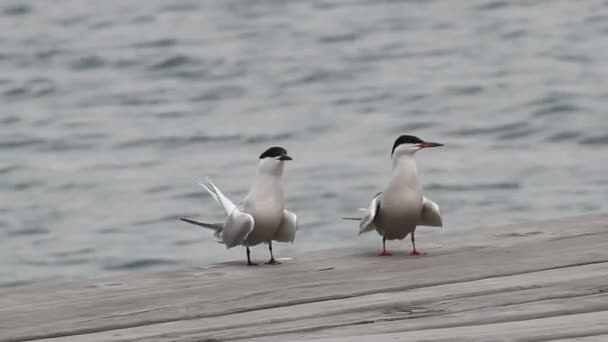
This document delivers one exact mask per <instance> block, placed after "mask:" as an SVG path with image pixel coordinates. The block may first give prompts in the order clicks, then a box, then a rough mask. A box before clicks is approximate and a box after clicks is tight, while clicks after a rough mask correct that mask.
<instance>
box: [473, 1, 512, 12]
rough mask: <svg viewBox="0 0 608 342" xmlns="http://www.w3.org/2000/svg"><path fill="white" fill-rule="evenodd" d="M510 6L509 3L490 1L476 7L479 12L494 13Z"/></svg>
mask: <svg viewBox="0 0 608 342" xmlns="http://www.w3.org/2000/svg"><path fill="white" fill-rule="evenodd" d="M508 6H509V2H508V1H490V2H485V3H483V4H481V5H478V6H476V7H475V9H476V10H478V11H494V10H498V9H501V8H505V7H508Z"/></svg>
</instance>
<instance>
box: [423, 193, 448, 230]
mask: <svg viewBox="0 0 608 342" xmlns="http://www.w3.org/2000/svg"><path fill="white" fill-rule="evenodd" d="M418 224H419V225H421V226H431V227H443V222H442V221H441V214H440V212H439V206H438V205H437V203H435V202H433V201H431V200H430V199H428V198H426V197H423V198H422V214H421V215H420V222H418Z"/></svg>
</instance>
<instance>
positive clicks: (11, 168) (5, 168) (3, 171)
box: [0, 165, 22, 175]
mask: <svg viewBox="0 0 608 342" xmlns="http://www.w3.org/2000/svg"><path fill="white" fill-rule="evenodd" d="M21 169H22V167H21V166H19V165H9V166H3V167H0V175H4V174H8V173H11V172H14V171H17V170H21Z"/></svg>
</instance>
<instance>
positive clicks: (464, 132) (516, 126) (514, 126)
mask: <svg viewBox="0 0 608 342" xmlns="http://www.w3.org/2000/svg"><path fill="white" fill-rule="evenodd" d="M522 129H528V123H526V122H514V123H510V124H505V125H498V126H491V127H476V128H464V129H460V130H455V131H450V132H448V133H447V134H449V135H455V136H472V135H489V134H495V133H503V132H507V131H516V130H522Z"/></svg>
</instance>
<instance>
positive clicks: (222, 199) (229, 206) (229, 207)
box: [199, 177, 236, 215]
mask: <svg viewBox="0 0 608 342" xmlns="http://www.w3.org/2000/svg"><path fill="white" fill-rule="evenodd" d="M205 179H207V182H209V186H207V185H205V184H203V183H199V184H200V186H202V187H203V188H204V189H205V190H207V192H208V193H209V194H210V195H211V197H213V199H215V201H216V202H217V203H219V205H220V206H221V207H222V209H224V213H226V215H230V214H231V213H232V211H233V210H234V209H235V208H236V205H235V204H234V203H232V201H231V200H229V199H228V197H226V196H225V195H224V194H223V193H222V192H221V191H220V189H218V187H217V186H215V184H213V182H212V181H211V179H209V177H205Z"/></svg>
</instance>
